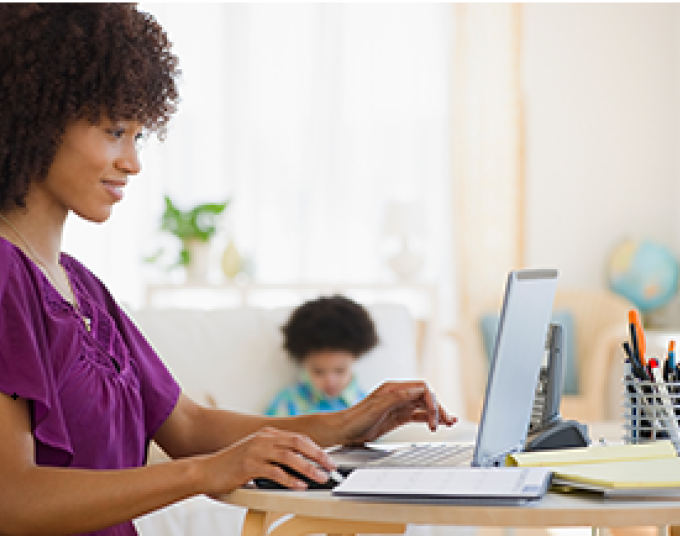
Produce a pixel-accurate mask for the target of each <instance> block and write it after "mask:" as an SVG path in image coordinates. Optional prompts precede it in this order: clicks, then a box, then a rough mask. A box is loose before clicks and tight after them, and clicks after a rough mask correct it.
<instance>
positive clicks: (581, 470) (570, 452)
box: [507, 441, 680, 498]
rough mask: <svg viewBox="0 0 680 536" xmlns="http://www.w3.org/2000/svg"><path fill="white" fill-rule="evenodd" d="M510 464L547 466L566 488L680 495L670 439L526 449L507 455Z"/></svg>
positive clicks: (678, 462) (678, 466)
mask: <svg viewBox="0 0 680 536" xmlns="http://www.w3.org/2000/svg"><path fill="white" fill-rule="evenodd" d="M507 464H508V465H512V466H519V467H548V468H549V469H550V470H551V471H552V472H553V484H555V485H558V486H562V487H567V488H576V489H586V490H591V491H597V492H601V493H604V494H605V495H611V496H626V495H628V496H634V495H637V496H653V495H671V496H677V497H678V498H680V458H678V457H677V453H676V451H675V447H674V446H673V443H672V442H671V441H655V442H650V443H645V444H642V445H612V446H595V447H582V448H573V449H563V450H552V451H542V452H523V453H518V454H512V455H510V456H508V459H507Z"/></svg>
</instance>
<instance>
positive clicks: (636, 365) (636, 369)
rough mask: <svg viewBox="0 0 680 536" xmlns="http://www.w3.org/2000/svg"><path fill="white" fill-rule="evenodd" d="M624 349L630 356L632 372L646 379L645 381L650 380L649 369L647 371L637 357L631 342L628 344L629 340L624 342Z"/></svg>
mask: <svg viewBox="0 0 680 536" xmlns="http://www.w3.org/2000/svg"><path fill="white" fill-rule="evenodd" d="M623 351H624V352H625V353H626V355H627V356H628V359H629V361H630V367H631V370H632V373H633V374H634V375H635V376H636V377H637V378H639V379H641V380H645V381H647V380H649V378H648V377H647V371H645V369H644V367H643V366H642V364H641V363H640V361H639V360H638V359H637V356H636V355H635V354H634V353H633V350H631V348H630V344H628V341H626V342H624V343H623Z"/></svg>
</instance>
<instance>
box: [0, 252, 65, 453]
mask: <svg viewBox="0 0 680 536" xmlns="http://www.w3.org/2000/svg"><path fill="white" fill-rule="evenodd" d="M0 259H2V261H0V391H2V392H3V393H5V394H7V395H8V396H12V397H21V398H23V399H26V400H28V401H29V403H30V408H31V426H32V431H33V436H34V438H35V439H36V440H37V441H40V442H41V443H43V444H44V445H45V446H47V447H51V449H53V450H54V451H55V452H54V453H53V456H52V458H53V460H54V461H55V464H56V465H64V466H65V465H69V463H70V462H71V459H72V458H73V447H72V444H71V439H70V437H69V434H68V430H67V427H66V424H65V421H64V416H63V414H62V411H61V407H60V404H59V400H58V387H57V381H56V373H55V370H54V361H53V360H52V359H51V352H50V343H49V340H48V329H47V325H46V316H47V313H46V311H45V309H44V307H43V302H42V300H41V298H40V282H39V280H38V274H36V273H35V271H34V270H33V269H32V268H31V267H30V266H29V265H28V262H27V261H26V260H25V259H21V258H20V256H19V255H18V254H17V253H16V252H15V251H14V250H13V249H12V248H11V247H10V246H8V244H7V243H6V242H3V243H2V244H0Z"/></svg>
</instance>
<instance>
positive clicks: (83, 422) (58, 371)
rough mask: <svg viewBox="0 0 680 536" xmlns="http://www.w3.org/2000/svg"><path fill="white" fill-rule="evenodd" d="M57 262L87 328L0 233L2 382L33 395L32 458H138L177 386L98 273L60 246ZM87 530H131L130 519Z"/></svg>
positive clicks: (69, 462) (82, 461) (77, 462)
mask: <svg viewBox="0 0 680 536" xmlns="http://www.w3.org/2000/svg"><path fill="white" fill-rule="evenodd" d="M61 263H62V265H63V267H64V269H65V270H66V272H67V274H68V276H69V278H70V280H71V285H72V287H73V291H74V293H75V295H76V299H77V300H78V304H79V306H80V310H81V312H82V314H83V315H84V316H85V317H87V318H89V319H90V320H91V331H88V330H87V329H86V327H85V325H84V323H83V321H82V319H81V318H80V316H79V315H78V314H77V313H76V312H75V311H74V309H73V308H72V307H71V306H70V304H68V303H67V302H66V301H65V300H64V299H63V298H62V297H61V295H60V294H59V293H58V292H57V290H56V289H55V288H54V287H53V286H52V285H51V284H50V282H49V281H48V280H47V278H46V277H45V275H44V274H43V273H42V271H41V270H40V269H39V268H38V267H37V266H36V265H35V264H34V263H33V262H32V261H31V260H30V259H29V258H28V257H27V256H26V255H25V254H24V253H23V252H22V251H21V250H20V249H19V248H17V247H16V246H14V245H13V244H11V243H10V242H8V241H7V240H4V239H2V238H0V391H2V392H3V393H5V394H7V395H9V396H15V397H21V398H24V399H26V400H27V401H29V406H30V411H31V427H32V431H33V437H34V439H35V460H36V463H37V464H38V465H44V466H54V467H78V468H87V469H123V468H129V467H140V466H142V465H144V463H145V461H146V452H147V446H148V444H149V441H150V440H151V438H152V437H153V436H154V434H155V433H156V431H157V430H158V428H159V427H160V426H161V424H163V422H164V421H165V419H167V417H168V416H169V415H170V413H171V412H172V410H173V408H174V407H175V404H176V403H177V400H178V398H179V394H180V387H179V385H178V384H177V382H176V381H175V380H174V379H173V378H172V376H171V375H170V373H169V372H168V370H167V369H166V368H165V366H164V365H163V363H162V362H161V361H160V359H159V358H158V356H157V355H156V353H155V352H154V350H153V349H152V348H151V346H150V345H149V344H148V343H147V341H146V340H145V338H144V336H143V335H142V334H141V333H140V332H139V330H138V329H137V328H136V326H135V325H134V324H133V322H132V321H131V320H130V319H129V318H128V316H127V315H126V314H125V313H124V312H123V310H122V309H121V308H120V307H119V306H118V305H117V304H116V302H115V301H114V299H113V298H112V297H111V294H110V293H109V291H108V290H107V289H106V287H105V286H104V285H103V284H102V283H101V281H99V279H97V278H96V277H95V276H94V275H93V274H92V273H91V272H90V271H88V270H87V269H86V268H85V267H84V266H83V265H81V264H80V263H79V262H78V261H76V260H75V259H74V258H72V257H70V256H68V255H66V254H62V256H61ZM93 534H97V535H106V536H113V535H126V536H127V535H131V534H136V531H135V528H134V526H133V524H132V522H131V521H128V522H125V523H122V524H120V525H116V526H114V527H109V528H108V529H105V530H101V531H98V532H96V533H93Z"/></svg>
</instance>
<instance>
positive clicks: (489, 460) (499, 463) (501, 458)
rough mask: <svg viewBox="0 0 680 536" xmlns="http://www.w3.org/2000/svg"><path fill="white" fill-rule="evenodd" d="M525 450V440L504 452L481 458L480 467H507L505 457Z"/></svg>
mask: <svg viewBox="0 0 680 536" xmlns="http://www.w3.org/2000/svg"><path fill="white" fill-rule="evenodd" d="M523 450H524V441H522V442H521V443H520V444H519V445H518V446H516V447H513V448H511V449H508V450H506V451H504V452H501V453H499V454H496V455H495V456H493V457H483V458H482V459H481V460H479V464H478V467H505V459H506V458H507V457H508V455H509V454H514V453H515V452H522V451H523Z"/></svg>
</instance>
